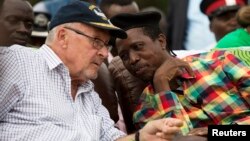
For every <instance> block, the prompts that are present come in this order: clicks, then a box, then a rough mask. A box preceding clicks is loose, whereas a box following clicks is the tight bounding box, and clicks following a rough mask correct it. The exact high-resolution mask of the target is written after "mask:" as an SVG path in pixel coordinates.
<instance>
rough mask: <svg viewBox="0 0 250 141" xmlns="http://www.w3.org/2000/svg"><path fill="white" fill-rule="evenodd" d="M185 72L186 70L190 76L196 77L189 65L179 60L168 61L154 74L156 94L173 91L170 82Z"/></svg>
mask: <svg viewBox="0 0 250 141" xmlns="http://www.w3.org/2000/svg"><path fill="white" fill-rule="evenodd" d="M183 70H186V71H187V72H188V73H189V75H190V76H194V72H193V70H192V68H191V67H190V66H189V64H188V63H187V62H185V61H183V60H181V59H178V58H172V57H171V58H169V59H167V60H166V61H165V62H164V63H163V64H162V65H161V66H160V67H159V68H158V69H157V70H156V72H155V74H154V80H153V82H154V87H155V91H156V92H161V91H166V90H171V88H170V84H169V83H170V81H171V80H173V79H174V78H176V77H178V76H181V75H182V74H183Z"/></svg>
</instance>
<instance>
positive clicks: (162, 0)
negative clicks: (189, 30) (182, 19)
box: [29, 0, 167, 13]
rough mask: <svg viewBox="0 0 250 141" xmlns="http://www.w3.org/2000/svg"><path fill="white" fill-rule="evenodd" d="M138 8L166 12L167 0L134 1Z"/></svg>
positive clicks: (34, 2)
mask: <svg viewBox="0 0 250 141" xmlns="http://www.w3.org/2000/svg"><path fill="white" fill-rule="evenodd" d="M29 1H30V2H31V4H32V5H34V4H36V3H37V2H39V1H41V0H29ZM135 1H136V2H137V3H138V4H139V7H140V8H141V9H142V8H144V7H147V6H155V7H158V8H160V9H161V10H162V11H163V12H165V13H166V12H167V0H135Z"/></svg>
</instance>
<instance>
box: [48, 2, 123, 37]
mask: <svg viewBox="0 0 250 141" xmlns="http://www.w3.org/2000/svg"><path fill="white" fill-rule="evenodd" d="M71 22H80V23H85V24H88V25H91V26H94V27H96V28H100V29H104V30H107V31H109V33H110V35H111V36H112V37H116V38H121V39H125V38H127V34H126V32H125V31H124V30H122V29H120V28H119V27H116V26H114V25H113V24H112V23H111V22H110V21H109V19H107V17H106V16H105V15H104V14H103V12H102V11H101V10H100V9H99V8H98V7H96V6H95V5H92V4H90V3H87V2H84V1H74V2H72V3H69V4H67V5H65V6H63V7H61V8H60V9H59V10H58V11H57V13H56V14H55V16H54V17H53V18H52V20H51V22H50V24H49V30H51V29H53V28H54V27H56V26H58V25H61V24H64V23H71Z"/></svg>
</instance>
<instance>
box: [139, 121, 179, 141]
mask: <svg viewBox="0 0 250 141" xmlns="http://www.w3.org/2000/svg"><path fill="white" fill-rule="evenodd" d="M182 125H183V122H182V121H181V120H179V119H175V118H164V119H159V120H153V121H150V122H148V123H147V124H146V125H145V126H144V128H142V129H141V130H140V141H152V140H153V141H171V140H172V139H173V138H174V136H175V135H176V134H177V133H179V132H180V127H181V126H182Z"/></svg>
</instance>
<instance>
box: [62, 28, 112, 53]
mask: <svg viewBox="0 0 250 141" xmlns="http://www.w3.org/2000/svg"><path fill="white" fill-rule="evenodd" d="M64 28H66V29H69V30H71V31H74V32H75V33H76V34H79V35H82V36H85V37H88V38H89V39H91V40H92V43H93V47H95V48H96V49H98V50H100V49H102V48H103V47H106V48H107V49H108V50H110V49H111V48H112V46H111V45H109V44H106V43H105V42H104V41H102V40H101V39H99V38H94V37H91V36H89V35H86V34H84V33H83V32H81V31H79V30H77V29H73V28H71V27H68V26H65V27H64Z"/></svg>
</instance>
